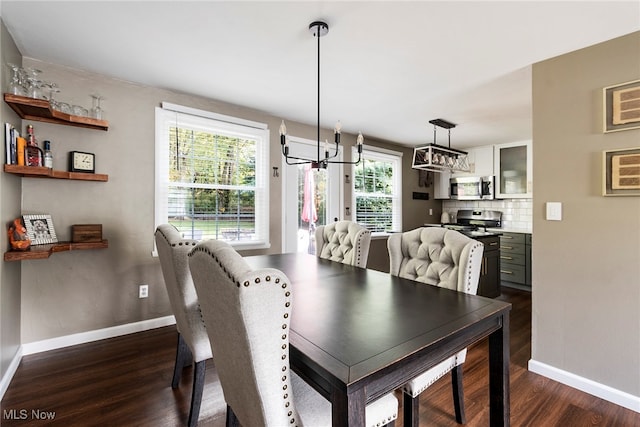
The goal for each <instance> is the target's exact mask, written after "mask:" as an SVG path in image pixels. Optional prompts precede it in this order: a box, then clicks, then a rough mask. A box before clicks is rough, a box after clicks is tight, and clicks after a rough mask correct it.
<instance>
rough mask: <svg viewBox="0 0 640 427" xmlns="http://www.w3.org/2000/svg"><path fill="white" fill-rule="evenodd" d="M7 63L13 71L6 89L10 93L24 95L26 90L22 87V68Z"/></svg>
mask: <svg viewBox="0 0 640 427" xmlns="http://www.w3.org/2000/svg"><path fill="white" fill-rule="evenodd" d="M7 65H8V66H9V68H11V70H12V71H13V76H12V77H11V82H10V83H9V88H8V90H7V91H8V92H9V93H10V94H12V95H21V96H25V95H26V94H27V91H26V90H25V88H24V74H23V70H22V68H21V67H19V66H17V65H15V64H11V63H7Z"/></svg>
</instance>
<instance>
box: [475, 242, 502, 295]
mask: <svg viewBox="0 0 640 427" xmlns="http://www.w3.org/2000/svg"><path fill="white" fill-rule="evenodd" d="M477 240H479V241H481V242H482V243H483V244H484V252H483V254H482V265H481V266H480V279H479V280H478V292H477V294H478V295H480V296H483V297H489V298H495V297H497V296H500V294H501V293H502V292H501V289H500V239H499V238H498V236H492V237H483V238H477Z"/></svg>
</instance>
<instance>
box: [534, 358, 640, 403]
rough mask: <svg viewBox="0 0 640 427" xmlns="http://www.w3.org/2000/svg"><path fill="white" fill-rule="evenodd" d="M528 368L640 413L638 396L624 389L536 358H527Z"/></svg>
mask: <svg viewBox="0 0 640 427" xmlns="http://www.w3.org/2000/svg"><path fill="white" fill-rule="evenodd" d="M529 370H530V371H531V372H534V373H536V374H540V375H542V376H544V377H547V378H551V379H552V380H554V381H557V382H559V383H562V384H565V385H568V386H569V387H573V388H575V389H578V390H580V391H584V392H585V393H589V394H591V395H593V396H596V397H599V398H601V399H604V400H606V401H608V402H611V403H615V404H616V405H620V406H623V407H625V408H627V409H631V410H632V411H635V412H639V413H640V396H634V395H632V394H629V393H626V392H624V391H620V390H617V389H615V388H612V387H609V386H607V385H604V384H600V383H597V382H595V381H592V380H590V379H587V378H583V377H580V376H578V375H576V374H572V373H571V372H567V371H563V370H562V369H558V368H555V367H553V366H550V365H547V364H545V363H542V362H538V361H536V360H533V359H531V360H529Z"/></svg>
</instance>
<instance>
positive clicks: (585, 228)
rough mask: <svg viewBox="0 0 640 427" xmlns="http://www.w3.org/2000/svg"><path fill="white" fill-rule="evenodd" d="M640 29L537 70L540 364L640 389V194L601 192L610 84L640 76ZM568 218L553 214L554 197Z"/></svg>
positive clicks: (621, 142)
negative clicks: (549, 211)
mask: <svg viewBox="0 0 640 427" xmlns="http://www.w3.org/2000/svg"><path fill="white" fill-rule="evenodd" d="M639 46H640V32H636V33H633V34H631V35H628V36H625V37H621V38H618V39H614V40H612V41H608V42H606V43H602V44H598V45H595V46H592V47H589V48H586V49H582V50H579V51H576V52H572V53H569V54H567V55H563V56H560V57H557V58H554V59H550V60H547V61H544V62H541V63H538V64H535V65H534V67H533V158H534V159H535V164H534V171H533V173H534V176H533V179H534V182H535V192H534V198H533V230H534V235H535V239H534V244H533V254H532V257H533V282H534V283H535V287H534V289H533V322H532V340H533V345H532V358H533V359H534V360H535V361H538V362H542V363H545V364H548V365H551V366H553V367H555V368H558V369H561V370H564V371H568V372H571V373H573V374H576V375H578V376H581V377H584V378H588V379H591V380H593V381H596V382H598V383H601V384H605V385H608V386H610V387H613V388H615V389H618V390H621V391H624V392H627V393H630V394H632V395H635V396H640V332H639V331H640V197H603V196H601V177H602V166H601V162H602V160H601V156H602V150H608V149H617V148H630V147H638V146H640V129H635V130H627V131H622V132H614V133H609V134H603V133H602V88H603V87H605V86H610V85H613V84H617V83H623V82H627V81H631V80H638V79H640V55H639V52H640V51H639V50H638V47H639ZM552 201H559V202H562V203H563V220H562V221H560V222H558V221H545V220H544V212H545V203H546V202H552Z"/></svg>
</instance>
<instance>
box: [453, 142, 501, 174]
mask: <svg viewBox="0 0 640 427" xmlns="http://www.w3.org/2000/svg"><path fill="white" fill-rule="evenodd" d="M465 151H467V152H468V154H467V159H468V161H469V172H456V173H454V174H452V175H451V176H452V177H454V178H455V177H458V176H490V175H493V172H494V171H493V162H494V155H493V145H485V146H482V147H473V148H469V149H468V150H467V149H465Z"/></svg>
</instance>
